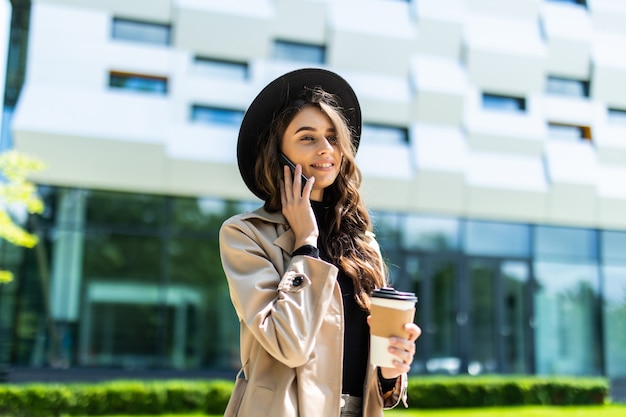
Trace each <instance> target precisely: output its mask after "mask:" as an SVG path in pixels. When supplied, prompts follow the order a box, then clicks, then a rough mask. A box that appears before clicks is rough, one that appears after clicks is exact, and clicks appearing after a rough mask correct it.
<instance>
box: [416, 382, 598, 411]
mask: <svg viewBox="0 0 626 417" xmlns="http://www.w3.org/2000/svg"><path fill="white" fill-rule="evenodd" d="M608 396H609V383H608V381H607V380H606V379H604V378H575V377H538V376H536V377H527V376H480V377H471V376H456V377H419V378H418V377H412V378H410V379H409V391H408V397H409V407H411V408H457V407H489V406H509V405H595V404H605V403H607V402H608V400H609V399H608Z"/></svg>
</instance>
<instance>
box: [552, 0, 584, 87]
mask: <svg viewBox="0 0 626 417" xmlns="http://www.w3.org/2000/svg"><path fill="white" fill-rule="evenodd" d="M541 14H542V21H543V27H544V30H545V33H546V38H547V40H546V41H547V44H548V61H547V72H548V73H549V74H550V75H559V76H564V77H571V78H578V79H582V80H587V79H589V73H590V70H591V43H592V40H591V39H592V31H593V30H592V25H591V18H590V16H589V14H588V13H587V10H586V9H585V8H583V7H580V6H578V5H572V4H568V3H545V4H544V5H543V8H542V12H541Z"/></svg>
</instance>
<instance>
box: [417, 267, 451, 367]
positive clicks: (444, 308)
mask: <svg viewBox="0 0 626 417" xmlns="http://www.w3.org/2000/svg"><path fill="white" fill-rule="evenodd" d="M431 272H432V275H431V276H432V292H431V293H430V294H424V296H425V297H430V298H431V299H432V303H431V306H432V307H431V308H432V310H431V315H430V320H429V321H428V323H425V326H426V334H425V337H428V338H429V339H430V346H431V349H430V357H429V358H428V361H427V362H426V369H427V371H428V372H429V373H447V374H456V373H459V372H460V363H459V362H458V360H459V351H458V349H459V347H458V332H457V326H456V321H455V320H456V313H457V309H458V308H457V301H456V287H455V283H456V277H457V274H458V268H457V266H456V264H455V263H453V262H446V261H442V262H437V263H433V266H432V269H431Z"/></svg>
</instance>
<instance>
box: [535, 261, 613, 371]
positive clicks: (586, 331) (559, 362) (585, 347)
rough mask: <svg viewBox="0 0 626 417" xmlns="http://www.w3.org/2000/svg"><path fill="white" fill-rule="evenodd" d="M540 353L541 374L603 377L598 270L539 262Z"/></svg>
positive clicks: (537, 311)
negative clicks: (600, 346)
mask: <svg viewBox="0 0 626 417" xmlns="http://www.w3.org/2000/svg"><path fill="white" fill-rule="evenodd" d="M535 277H536V279H537V288H536V290H535V294H534V306H535V323H536V327H535V353H536V356H535V357H536V364H535V367H536V371H537V373H538V374H546V375H556V374H571V375H598V374H600V373H601V369H600V360H599V358H600V349H599V342H600V333H599V328H600V326H599V324H600V323H599V319H598V316H597V313H596V312H597V311H598V308H597V306H598V304H597V303H598V302H599V300H598V282H599V276H598V268H597V266H596V265H593V264H578V265H575V264H565V263H548V262H540V263H536V264H535Z"/></svg>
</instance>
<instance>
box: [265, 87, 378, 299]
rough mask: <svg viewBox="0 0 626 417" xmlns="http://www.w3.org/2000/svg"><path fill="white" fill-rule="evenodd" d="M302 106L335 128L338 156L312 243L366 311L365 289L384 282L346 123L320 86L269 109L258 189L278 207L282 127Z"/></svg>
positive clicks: (268, 204) (270, 204)
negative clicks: (323, 214) (275, 109)
mask: <svg viewBox="0 0 626 417" xmlns="http://www.w3.org/2000/svg"><path fill="white" fill-rule="evenodd" d="M305 106H315V107H318V108H319V109H320V110H321V111H322V112H324V113H325V114H326V115H327V116H328V117H329V119H330V121H331V122H332V124H333V125H334V127H335V131H336V135H337V143H338V146H339V150H340V151H341V153H342V155H343V160H342V163H341V167H340V170H339V175H338V176H337V179H336V180H335V182H334V183H333V184H332V185H331V186H329V187H327V188H326V189H325V190H324V203H325V204H327V205H328V206H329V207H332V208H333V210H329V211H328V218H327V219H320V222H319V223H320V225H321V226H322V227H324V226H327V227H325V228H324V229H322V228H320V235H319V238H318V246H319V247H320V249H321V250H322V251H324V252H325V253H326V254H327V255H328V256H329V257H330V258H331V260H332V262H333V263H334V264H335V265H337V266H338V267H339V268H341V269H342V270H343V271H344V272H345V274H346V275H347V276H348V277H350V278H351V279H352V282H353V283H354V293H355V298H356V301H357V302H358V303H359V305H360V306H361V307H362V308H364V309H365V310H369V301H370V300H369V294H370V293H371V292H372V291H373V290H374V289H375V288H380V287H383V286H384V285H385V284H386V283H387V269H386V266H385V263H384V262H383V260H382V258H381V256H380V255H379V252H378V250H377V248H375V247H373V246H372V245H371V240H372V236H371V235H370V234H369V232H371V231H372V223H371V220H370V216H369V213H368V212H367V210H366V208H365V205H364V203H363V201H362V199H361V195H360V193H359V187H360V186H361V181H362V175H361V170H360V169H359V167H358V166H357V165H356V163H355V160H354V158H355V154H356V148H355V146H354V142H353V138H354V135H355V132H354V131H353V130H352V129H351V128H350V127H349V125H348V122H347V120H346V118H345V116H344V113H343V110H342V108H341V107H340V106H339V105H338V102H337V99H336V98H335V96H334V95H332V94H329V93H327V92H325V91H324V90H322V89H321V88H313V89H306V90H305V91H304V92H303V94H302V95H301V96H300V97H298V98H297V99H296V100H294V101H293V102H291V103H289V104H288V105H287V106H286V107H285V108H284V109H282V110H280V111H278V112H277V113H276V114H275V117H274V120H273V122H272V123H271V124H270V126H268V128H267V129H266V130H265V132H263V133H262V135H263V137H264V138H266V140H260V141H259V149H258V156H257V160H256V165H255V174H256V178H257V181H258V185H259V188H261V190H262V191H263V192H265V193H266V194H267V195H269V197H268V198H267V200H266V201H265V209H266V210H267V211H269V212H276V211H280V210H281V209H282V206H281V201H280V188H279V185H278V183H279V179H280V178H281V177H282V166H283V164H282V162H281V161H280V152H281V148H282V140H283V135H284V132H285V130H286V129H287V126H288V125H289V123H291V121H292V120H293V118H294V117H295V115H296V114H297V113H298V112H299V111H300V110H301V109H302V108H303V107H305Z"/></svg>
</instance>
